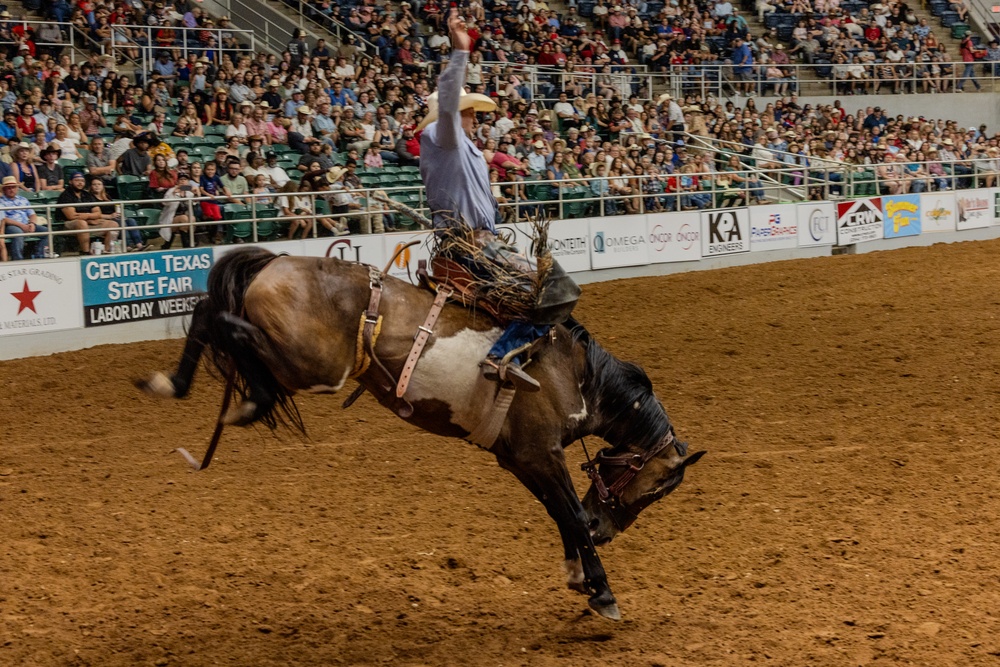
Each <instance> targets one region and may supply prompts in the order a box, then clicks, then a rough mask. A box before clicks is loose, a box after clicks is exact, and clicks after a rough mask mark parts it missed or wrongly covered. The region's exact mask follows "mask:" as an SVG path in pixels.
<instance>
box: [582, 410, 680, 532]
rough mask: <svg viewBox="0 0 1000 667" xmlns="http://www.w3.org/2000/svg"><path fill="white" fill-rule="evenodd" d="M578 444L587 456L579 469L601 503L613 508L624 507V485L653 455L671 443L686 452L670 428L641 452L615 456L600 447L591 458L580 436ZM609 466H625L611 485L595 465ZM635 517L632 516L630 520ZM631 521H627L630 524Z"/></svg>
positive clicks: (626, 484) (678, 450)
mask: <svg viewBox="0 0 1000 667" xmlns="http://www.w3.org/2000/svg"><path fill="white" fill-rule="evenodd" d="M580 444H582V445H583V453H584V454H585V455H586V457H587V462H586V463H584V464H581V465H580V469H581V470H583V471H584V472H586V473H587V477H589V478H590V481H591V483H592V484H593V485H594V489H595V490H596V491H597V498H598V500H600V501H601V503H603V504H605V505H610V506H612V507H613V508H617V507H625V505H624V503H623V502H622V493H624V492H625V487H627V486H628V485H629V483H631V481H632V480H633V479H635V476H636V475H638V474H639V472H640V471H641V470H642V469H643V468H645V467H646V464H647V463H649V461H650V460H651V459H653V457H655V456H656V455H657V454H659V453H660V452H662V451H663V450H664V449H666V448H667V447H669V446H670V445H673V446H674V448H675V449H676V450H677V453H678V454H679V455H681V456H684V455H685V454H686V453H687V446H686V445H684V443H682V442H680V441H678V440H677V438H676V437H675V436H674V432H673V431H672V430H670V431H667V437H665V438H664V439H663V441H662V442H660V443H659V444H658V445H656V446H655V447H651V448H649V449H647V450H646V451H644V452H642V453H641V454H628V453H627V454H618V455H616V456H610V455H608V454H606V453H605V452H606V451H608V450H606V449H602V450H601V451H599V452H597V455H596V456H595V457H594V458H593V459H591V458H590V453H589V452H588V451H587V445H586V444H585V443H584V442H583V438H580ZM599 465H603V466H611V467H616V468H625V470H624V471H623V472H622V474H621V475H619V476H618V479H616V480H615V481H614V483H613V484H612V485H611V486H608V485H607V484H605V483H604V478H603V477H602V476H601V473H600V471H598V469H597V466H599ZM634 520H635V517H634V516H633V517H632V521H634ZM632 521H629V523H630V524H631V523H632Z"/></svg>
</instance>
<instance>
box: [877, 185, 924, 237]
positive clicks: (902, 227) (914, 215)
mask: <svg viewBox="0 0 1000 667" xmlns="http://www.w3.org/2000/svg"><path fill="white" fill-rule="evenodd" d="M882 212H883V213H884V215H885V220H884V226H885V227H884V230H883V233H884V234H885V238H887V239H895V238H899V237H900V236H919V235H920V195H889V196H887V197H882Z"/></svg>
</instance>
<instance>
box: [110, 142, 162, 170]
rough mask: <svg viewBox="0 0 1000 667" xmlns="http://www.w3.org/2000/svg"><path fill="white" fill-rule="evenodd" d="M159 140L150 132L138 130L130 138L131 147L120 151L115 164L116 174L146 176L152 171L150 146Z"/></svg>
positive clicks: (156, 143)
mask: <svg viewBox="0 0 1000 667" xmlns="http://www.w3.org/2000/svg"><path fill="white" fill-rule="evenodd" d="M159 143H160V140H159V139H158V138H156V137H155V135H154V134H153V133H152V132H140V133H139V134H137V135H135V137H134V138H133V139H132V147H131V148H129V149H128V150H127V151H125V152H124V153H122V155H121V157H120V158H119V159H118V163H117V165H116V167H117V169H118V174H119V175H122V176H148V175H149V172H151V171H153V158H152V157H150V155H149V148H150V146H156V145H158V144H159Z"/></svg>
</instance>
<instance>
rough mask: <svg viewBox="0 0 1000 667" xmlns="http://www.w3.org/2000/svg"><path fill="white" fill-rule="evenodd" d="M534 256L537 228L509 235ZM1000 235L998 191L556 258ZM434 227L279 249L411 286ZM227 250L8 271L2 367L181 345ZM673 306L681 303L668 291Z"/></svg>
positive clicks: (685, 265) (592, 236)
mask: <svg viewBox="0 0 1000 667" xmlns="http://www.w3.org/2000/svg"><path fill="white" fill-rule="evenodd" d="M505 227H506V228H507V229H508V230H509V232H510V233H511V234H512V235H513V236H514V238H515V241H516V242H517V244H518V245H519V246H520V247H521V248H527V249H530V248H531V245H532V238H531V229H530V226H529V225H527V224H518V225H512V226H511V225H508V226H505ZM997 237H1000V188H989V189H986V188H984V189H978V190H967V191H959V192H933V193H927V194H923V195H902V196H895V197H894V196H887V197H875V198H868V199H859V200H854V201H845V202H836V203H835V202H807V203H801V204H779V205H774V206H756V207H752V208H735V209H721V210H713V211H692V212H683V213H666V214H664V213H659V214H649V215H635V216H620V217H606V218H589V219H579V220H557V221H555V222H553V223H552V224H551V226H550V230H549V245H550V247H551V249H552V253H553V255H554V256H555V257H556V258H557V259H559V261H560V263H561V264H562V265H563V266H564V267H565V269H566V270H567V271H569V272H571V273H573V274H574V276H575V277H576V279H577V280H578V281H579V282H580V283H590V282H598V281H606V280H617V279H623V278H633V277H637V276H651V275H665V274H670V273H677V272H681V271H700V270H707V269H717V268H722V267H728V266H740V265H745V264H754V263H758V262H772V261H780V260H785V259H793V258H803V257H819V256H825V255H830V254H831V253H833V252H834V250H835V249H837V251H838V252H848V253H852V252H857V253H861V252H872V251H877V250H890V249H893V248H900V247H905V246H912V245H930V244H932V243H941V242H945V243H950V242H955V241H963V240H982V239H992V238H997ZM428 238H429V233H428V232H407V233H394V234H385V235H370V236H351V237H340V238H322V239H308V240H305V241H280V242H271V243H264V244H261V245H263V246H265V247H267V248H269V249H271V250H273V251H275V252H285V253H288V254H292V255H304V256H313V257H324V256H326V257H339V258H341V259H347V260H355V261H360V262H365V263H368V264H372V265H375V266H379V267H381V266H385V264H386V263H387V262H388V260H389V259H390V258H392V257H393V255H394V254H395V252H396V250H397V249H398V248H401V247H403V246H405V245H406V244H407V243H408V242H410V241H413V240H417V241H420V242H421V243H420V244H419V245H416V246H414V247H411V248H409V249H407V250H405V251H404V252H403V253H402V254H401V255H400V256H399V257H397V258H396V260H395V261H394V262H393V264H392V266H390V268H389V273H390V274H391V275H393V276H395V277H398V278H401V279H403V280H410V281H412V279H413V271H414V270H415V269H416V267H417V263H418V261H419V260H420V259H425V258H426V257H427V256H428V254H429V249H428V247H427V243H426V241H427V240H428ZM238 247H240V246H216V247H204V248H195V249H190V250H171V251H160V252H148V253H137V254H119V255H105V256H97V257H90V256H88V257H82V258H64V259H55V260H43V261H25V262H10V263H6V264H3V265H2V266H0V359H14V358H20V357H28V356H38V355H45V354H52V353H56V352H64V351H69V350H78V349H83V348H87V347H91V346H94V345H101V344H107V343H131V342H137V341H142V340H156V339H162V338H177V337H181V336H183V335H184V332H185V328H184V326H185V315H187V314H188V313H190V312H191V309H192V308H193V306H194V303H195V302H196V300H197V294H198V293H200V292H201V291H202V290H204V289H205V286H206V280H207V276H208V272H209V270H210V269H211V266H212V264H213V263H214V261H215V260H216V259H217V258H218V257H220V256H221V255H222V254H224V253H226V252H229V251H231V250H233V249H234V248H238ZM664 298H665V299H667V300H668V301H669V299H670V295H664Z"/></svg>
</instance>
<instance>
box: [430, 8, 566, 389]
mask: <svg viewBox="0 0 1000 667" xmlns="http://www.w3.org/2000/svg"><path fill="white" fill-rule="evenodd" d="M448 29H449V32H450V34H451V44H452V52H451V58H450V59H449V62H448V67H447V68H446V69H445V71H444V73H443V74H441V76H440V77H439V78H438V90H437V93H435V94H434V95H431V97H430V98H428V104H427V107H428V109H427V115H426V116H425V117H424V119H423V120H422V121H421V123H420V126H419V129H422V130H423V134H422V135H421V137H420V175H421V177H422V179H423V182H424V188H425V192H426V196H427V205H428V207H429V208H430V210H431V211H432V217H433V221H434V227H435V228H437V229H439V230H443V229H447V228H450V227H454V226H456V225H466V226H468V227H470V228H471V229H472V230H473V232H474V234H475V235H476V238H477V239H484V240H486V244H485V245H490V244H491V243H495V236H496V221H497V219H498V218H499V208H498V205H497V201H496V199H495V198H494V197H493V193H492V190H491V184H490V178H489V170H488V168H487V165H486V161H485V159H484V158H483V154H482V152H481V151H480V150H479V149H478V148H477V147H476V145H475V144H474V143H473V142H472V140H471V139H470V136H471V135H472V134H473V132H474V130H475V126H476V112H477V111H484V112H485V111H493V110H494V109H496V104H495V103H494V102H493V100H492V99H490V98H489V97H487V96H485V95H480V94H478V93H466V92H465V91H464V90H463V89H462V83H463V81H464V78H465V73H466V68H467V67H468V64H469V51H470V49H471V46H472V39H471V38H470V37H469V33H468V30H467V29H466V26H465V22H464V21H463V20H462V18H461V17H460V15H459V12H458V9H457V8H454V7H453V8H451V10H450V14H449V16H448ZM508 252H509V249H508ZM470 264H472V265H474V262H470ZM470 268H472V270H475V269H474V268H473V267H472V266H470ZM573 287H576V286H575V284H574V285H573ZM543 291H544V290H543ZM578 293H579V288H577V294H578ZM567 314H568V313H567ZM551 324H552V323H550V322H537V323H536V322H526V321H514V322H511V323H510V324H509V325H508V326H507V328H506V330H505V331H504V332H503V334H502V335H501V336H500V338H499V339H498V340H497V341H496V342H495V343H494V345H493V347H492V348H491V349H490V350H489V352H488V353H487V356H486V359H485V360H484V361H483V362H482V364H481V368H482V372H483V375H484V377H486V379H488V380H491V381H494V382H501V383H506V382H510V383H512V384H513V385H514V386H515V387H517V388H519V389H523V390H525V391H537V390H538V389H539V384H538V381H537V380H535V379H534V378H532V377H531V376H530V375H528V373H526V372H525V371H524V370H523V369H522V368H521V366H520V364H519V363H518V360H517V359H512V360H510V361H509V363H505V361H504V359H505V358H506V357H507V355H508V354H509V353H511V352H513V351H514V350H516V349H518V348H520V347H522V346H523V345H526V344H528V343H530V342H531V341H533V340H535V339H536V338H538V337H540V336H543V335H545V333H547V332H548V330H549V329H550V328H551Z"/></svg>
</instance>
